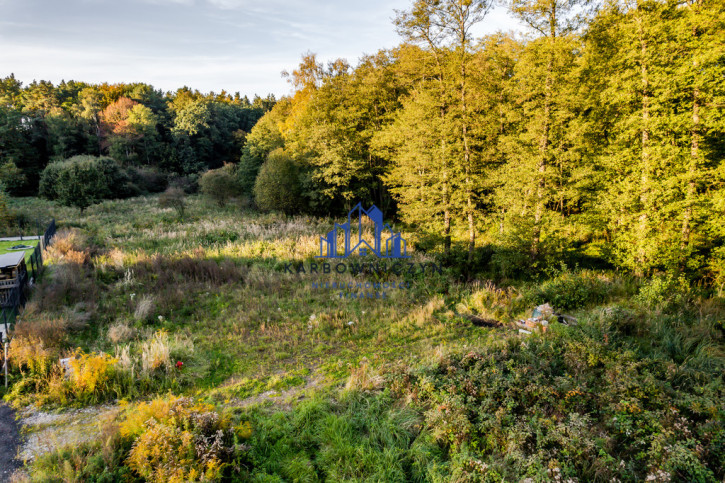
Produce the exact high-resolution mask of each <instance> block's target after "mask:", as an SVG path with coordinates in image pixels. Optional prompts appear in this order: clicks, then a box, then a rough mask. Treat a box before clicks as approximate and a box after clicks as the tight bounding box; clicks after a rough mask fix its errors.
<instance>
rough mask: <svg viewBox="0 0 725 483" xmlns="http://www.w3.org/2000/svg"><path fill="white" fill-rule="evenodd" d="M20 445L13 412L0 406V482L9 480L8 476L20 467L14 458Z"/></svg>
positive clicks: (2, 405)
mask: <svg viewBox="0 0 725 483" xmlns="http://www.w3.org/2000/svg"><path fill="white" fill-rule="evenodd" d="M19 444H20V427H19V425H18V422H17V421H16V420H15V411H13V410H12V409H11V408H10V407H8V406H6V405H5V404H0V482H5V481H8V480H9V479H10V475H11V474H12V473H13V471H15V470H16V469H17V468H20V466H21V465H22V464H21V462H20V461H19V460H18V459H16V458H15V456H17V454H18V445H19Z"/></svg>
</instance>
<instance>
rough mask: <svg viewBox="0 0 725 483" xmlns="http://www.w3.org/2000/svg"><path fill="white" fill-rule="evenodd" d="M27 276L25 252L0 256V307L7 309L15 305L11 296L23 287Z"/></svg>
mask: <svg viewBox="0 0 725 483" xmlns="http://www.w3.org/2000/svg"><path fill="white" fill-rule="evenodd" d="M27 275H28V271H27V268H26V266H25V251H18V252H13V253H5V254H3V255H0V305H2V306H3V307H9V306H11V305H14V304H16V303H17V301H16V300H14V298H15V297H13V295H14V294H15V293H17V292H18V291H17V290H16V288H17V287H21V286H23V284H24V283H25V279H26V277H27Z"/></svg>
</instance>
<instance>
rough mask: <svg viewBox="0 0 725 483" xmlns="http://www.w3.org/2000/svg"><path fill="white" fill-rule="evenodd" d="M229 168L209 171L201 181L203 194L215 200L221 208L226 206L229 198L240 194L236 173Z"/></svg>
mask: <svg viewBox="0 0 725 483" xmlns="http://www.w3.org/2000/svg"><path fill="white" fill-rule="evenodd" d="M232 167H233V165H229V167H224V168H219V169H214V170H210V171H207V172H206V173H204V174H203V175H202V176H201V179H200V180H199V187H200V188H201V192H202V193H203V194H204V195H206V196H208V197H209V198H211V199H213V200H214V201H215V202H216V203H217V204H218V205H219V206H224V205H225V204H226V203H227V201H229V198H232V197H234V196H237V195H238V194H239V183H238V182H237V178H236V176H235V173H234V172H233V170H232V169H231V168H232Z"/></svg>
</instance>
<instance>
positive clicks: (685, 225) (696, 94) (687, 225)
mask: <svg viewBox="0 0 725 483" xmlns="http://www.w3.org/2000/svg"><path fill="white" fill-rule="evenodd" d="M700 5H701V0H698V1H697V2H696V3H695V4H694V5H693V6H692V8H693V9H698V7H700ZM697 13H699V11H697V12H696V14H695V15H697ZM696 18H697V17H696ZM697 35H698V34H697V25H693V26H692V36H693V37H695V38H696V37H697ZM693 56H694V53H693ZM697 69H698V65H697V60H694V59H693V61H692V71H693V73H694V80H693V83H694V86H693V89H692V129H691V131H690V137H691V142H690V163H689V166H688V170H687V191H686V192H685V209H684V212H683V216H682V236H681V239H680V251H681V255H680V256H681V257H682V259H681V260H680V270H684V268H685V262H686V258H687V256H688V253H687V252H688V248H689V246H690V236H691V233H692V211H693V205H694V203H695V193H696V191H697V189H696V186H695V175H696V173H697V170H698V168H699V157H700V89H699V87H698V85H697V77H698V76H697Z"/></svg>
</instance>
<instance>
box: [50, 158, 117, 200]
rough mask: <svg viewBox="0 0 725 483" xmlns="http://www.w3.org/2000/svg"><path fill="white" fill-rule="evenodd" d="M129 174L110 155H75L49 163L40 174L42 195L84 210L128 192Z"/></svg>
mask: <svg viewBox="0 0 725 483" xmlns="http://www.w3.org/2000/svg"><path fill="white" fill-rule="evenodd" d="M128 191H129V190H128V177H127V176H126V175H125V173H123V171H122V170H121V168H120V167H119V165H118V164H117V163H116V162H115V161H114V160H113V159H111V158H108V157H103V156H102V157H95V156H88V155H81V156H74V157H72V158H69V159H67V160H65V161H60V162H55V163H51V164H49V165H48V166H47V167H46V168H45V170H43V173H41V176H40V195H41V196H43V197H45V198H48V199H50V200H57V201H59V202H60V203H61V204H63V205H66V206H75V207H77V208H80V210H81V212H82V211H83V210H84V209H85V208H87V207H89V206H90V205H92V204H95V203H98V202H100V201H101V200H104V199H110V198H121V197H124V196H127V195H128Z"/></svg>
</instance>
